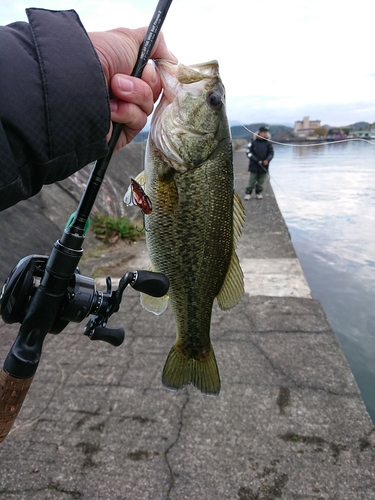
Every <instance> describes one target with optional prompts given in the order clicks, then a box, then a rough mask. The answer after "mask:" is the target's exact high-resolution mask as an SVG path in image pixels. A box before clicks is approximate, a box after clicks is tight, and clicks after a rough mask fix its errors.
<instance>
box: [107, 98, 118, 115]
mask: <svg viewBox="0 0 375 500" xmlns="http://www.w3.org/2000/svg"><path fill="white" fill-rule="evenodd" d="M109 107H110V109H111V113H113V112H114V111H117V108H118V102H117V101H114V100H111V101H109Z"/></svg>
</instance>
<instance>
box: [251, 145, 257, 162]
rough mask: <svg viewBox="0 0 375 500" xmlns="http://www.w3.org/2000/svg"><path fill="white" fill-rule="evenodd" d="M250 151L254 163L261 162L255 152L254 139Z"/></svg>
mask: <svg viewBox="0 0 375 500" xmlns="http://www.w3.org/2000/svg"><path fill="white" fill-rule="evenodd" d="M250 153H251V158H250V159H251V161H253V162H254V163H259V158H258V157H257V156H256V154H255V147H254V141H251V146H250Z"/></svg>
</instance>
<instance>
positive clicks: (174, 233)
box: [142, 61, 244, 395]
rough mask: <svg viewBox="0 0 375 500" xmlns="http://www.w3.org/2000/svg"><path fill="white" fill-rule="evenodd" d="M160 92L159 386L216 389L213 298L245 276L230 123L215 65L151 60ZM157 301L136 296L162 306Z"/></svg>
mask: <svg viewBox="0 0 375 500" xmlns="http://www.w3.org/2000/svg"><path fill="white" fill-rule="evenodd" d="M157 67H158V70H159V72H160V75H161V78H162V81H163V88H164V93H163V97H162V99H161V101H160V103H159V105H158V107H157V109H156V110H155V112H154V116H153V120H152V123H151V128H150V135H149V140H148V145H147V152H146V160H145V174H144V181H145V192H146V193H147V195H148V196H149V198H150V199H151V201H152V206H153V209H152V213H151V214H149V215H146V216H145V229H146V241H147V248H148V252H149V255H150V259H151V262H152V268H153V270H155V271H158V272H162V273H164V274H166V275H167V276H168V278H169V281H170V288H169V299H170V301H171V304H172V308H173V314H174V318H175V321H176V327H177V336H176V342H175V344H174V346H173V347H172V349H171V351H170V353H169V355H168V358H167V361H166V363H165V366H164V370H163V376H162V381H163V384H164V385H165V386H166V387H167V388H169V389H172V390H178V389H181V388H183V387H185V386H186V385H187V384H189V383H191V384H193V385H194V386H196V387H197V388H198V389H199V390H200V391H201V392H202V393H204V394H209V395H217V394H218V393H219V392H220V377H219V372H218V368H217V364H216V359H215V354H214V351H213V348H212V345H211V341H210V322H211V312H212V305H213V302H214V299H215V298H216V299H217V301H218V304H219V306H220V308H221V309H223V310H227V309H230V308H232V307H234V306H235V305H236V304H237V303H238V302H239V301H240V299H241V297H242V294H243V291H244V286H243V274H242V270H241V268H240V265H239V261H238V258H237V255H236V253H235V246H236V240H237V239H238V237H239V235H240V232H241V229H242V225H243V220H244V209H243V206H242V203H241V200H240V199H239V197H238V196H237V194H236V193H235V191H234V188H233V183H234V179H233V162H232V145H231V137H230V129H229V124H228V120H227V117H226V112H225V95H224V87H223V84H222V82H221V80H220V77H219V72H218V64H217V62H216V61H212V62H210V63H206V64H200V65H195V66H190V67H189V66H184V65H181V64H180V65H178V66H176V65H172V64H170V63H168V62H166V61H158V62H157ZM165 300H166V298H165V299H164V302H163V300H161V301H160V299H154V298H151V297H149V296H143V297H142V302H143V305H144V306H145V307H146V308H147V309H149V310H152V311H153V312H155V313H160V312H162V311H163V310H164V309H165V307H166V304H165Z"/></svg>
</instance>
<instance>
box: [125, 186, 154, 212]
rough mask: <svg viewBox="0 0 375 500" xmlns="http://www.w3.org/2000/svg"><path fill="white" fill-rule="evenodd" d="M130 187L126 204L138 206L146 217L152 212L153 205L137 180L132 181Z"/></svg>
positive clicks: (126, 195) (126, 196)
mask: <svg viewBox="0 0 375 500" xmlns="http://www.w3.org/2000/svg"><path fill="white" fill-rule="evenodd" d="M130 182H131V184H130V186H129V189H128V191H127V193H126V194H125V196H124V202H125V204H126V205H128V206H130V205H137V207H139V208H140V209H141V210H142V212H143V213H144V214H145V215H149V214H150V213H151V212H152V203H151V200H150V198H149V197H148V196H147V194H146V193H145V192H144V189H143V187H142V186H141V185H140V184H139V182H137V181H136V180H135V179H133V178H131V179H130Z"/></svg>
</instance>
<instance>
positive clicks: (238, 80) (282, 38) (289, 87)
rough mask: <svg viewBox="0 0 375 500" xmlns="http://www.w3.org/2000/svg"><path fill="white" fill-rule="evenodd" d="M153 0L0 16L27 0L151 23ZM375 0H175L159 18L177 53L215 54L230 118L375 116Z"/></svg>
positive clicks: (96, 16)
mask: <svg viewBox="0 0 375 500" xmlns="http://www.w3.org/2000/svg"><path fill="white" fill-rule="evenodd" d="M156 4H157V0H130V1H124V0H33V3H32V4H29V3H27V4H24V3H17V0H1V5H0V23H1V24H8V23H10V22H13V21H22V20H26V15H25V13H24V10H25V8H26V7H31V6H35V7H44V8H50V9H58V10H59V9H71V8H73V9H75V10H76V11H77V12H78V14H79V16H80V17H81V20H82V22H83V25H84V26H85V28H86V29H87V31H93V30H106V29H111V28H116V27H118V26H126V27H131V28H133V27H139V26H144V25H148V24H149V22H150V20H151V17H152V14H153V12H154V9H155V7H156ZM373 6H374V3H373V0H362V1H361V2H358V3H353V2H351V3H350V4H349V3H348V2H343V1H338V0H285V1H280V0H230V1H229V0H228V1H227V2H224V1H222V0H173V2H172V5H171V7H170V9H169V13H168V15H167V18H166V20H165V23H164V26H163V32H164V35H165V37H166V40H167V43H168V45H169V47H170V49H171V51H172V52H173V53H174V54H175V55H176V57H177V58H178V59H179V61H180V62H182V63H184V64H194V63H201V62H206V61H209V60H212V59H217V60H218V61H219V64H220V73H221V77H222V80H223V82H224V85H225V87H226V93H227V106H228V116H229V119H230V120H231V121H232V122H234V121H236V120H238V121H239V122H242V123H245V124H248V123H253V122H267V123H270V124H272V123H274V124H275V123H284V124H293V123H294V121H296V120H301V119H302V117H303V116H310V118H311V119H313V120H321V121H322V124H330V125H347V124H350V123H354V122H357V121H362V120H364V121H368V122H371V123H372V122H375V57H374V53H373V52H374V36H373V33H374V18H373Z"/></svg>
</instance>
